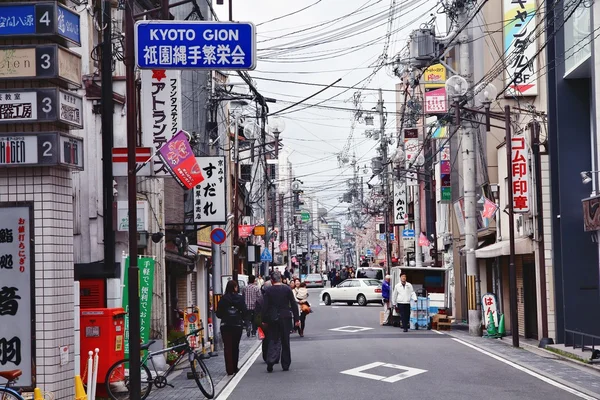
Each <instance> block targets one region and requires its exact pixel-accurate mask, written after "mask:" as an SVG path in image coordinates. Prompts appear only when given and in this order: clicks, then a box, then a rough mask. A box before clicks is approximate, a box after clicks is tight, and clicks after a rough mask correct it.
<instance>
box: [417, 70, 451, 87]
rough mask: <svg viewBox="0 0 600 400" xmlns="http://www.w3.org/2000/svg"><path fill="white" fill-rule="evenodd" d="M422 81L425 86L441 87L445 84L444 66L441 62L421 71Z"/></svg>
mask: <svg viewBox="0 0 600 400" xmlns="http://www.w3.org/2000/svg"><path fill="white" fill-rule="evenodd" d="M423 83H424V84H425V88H432V87H441V86H444V85H445V84H446V67H444V66H443V65H442V64H434V65H432V66H430V67H428V68H427V69H426V70H425V72H423Z"/></svg>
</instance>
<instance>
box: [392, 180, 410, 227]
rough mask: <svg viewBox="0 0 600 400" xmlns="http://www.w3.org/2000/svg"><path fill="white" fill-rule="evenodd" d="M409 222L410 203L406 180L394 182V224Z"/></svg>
mask: <svg viewBox="0 0 600 400" xmlns="http://www.w3.org/2000/svg"><path fill="white" fill-rule="evenodd" d="M407 223H408V203H407V197H406V180H404V179H402V180H401V181H395V182H394V224H396V225H406V224H407Z"/></svg>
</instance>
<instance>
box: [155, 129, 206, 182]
mask: <svg viewBox="0 0 600 400" xmlns="http://www.w3.org/2000/svg"><path fill="white" fill-rule="evenodd" d="M158 157H159V158H160V159H161V161H162V162H163V163H164V164H165V166H166V167H167V171H169V173H170V174H171V175H172V176H173V178H175V180H176V181H177V182H178V183H179V184H180V185H181V186H182V187H183V188H184V189H192V188H193V187H194V186H196V185H198V184H199V183H201V182H202V181H204V176H203V175H202V171H201V170H200V166H199V165H198V162H197V161H196V157H194V152H193V151H192V147H191V146H190V142H189V141H188V137H187V134H186V132H184V131H179V133H177V134H176V135H175V136H173V137H172V138H171V139H170V140H169V141H168V142H167V143H165V144H164V145H163V146H162V147H161V148H160V150H158Z"/></svg>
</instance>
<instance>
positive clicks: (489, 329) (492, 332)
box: [487, 313, 498, 337]
mask: <svg viewBox="0 0 600 400" xmlns="http://www.w3.org/2000/svg"><path fill="white" fill-rule="evenodd" d="M497 334H498V331H497V330H496V324H494V315H493V314H491V313H490V320H489V322H488V327H487V336H488V337H494V336H496V335H497Z"/></svg>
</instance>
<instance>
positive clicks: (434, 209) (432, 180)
mask: <svg viewBox="0 0 600 400" xmlns="http://www.w3.org/2000/svg"><path fill="white" fill-rule="evenodd" d="M433 142H435V141H434V140H432V143H433ZM434 146H435V145H434ZM434 151H435V148H434ZM429 179H430V181H429V182H430V183H431V186H430V189H431V216H432V218H433V239H432V241H433V243H432V248H433V266H434V267H437V266H438V262H439V256H438V240H437V199H436V190H435V177H434V171H433V170H432V171H431V175H429Z"/></svg>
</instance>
